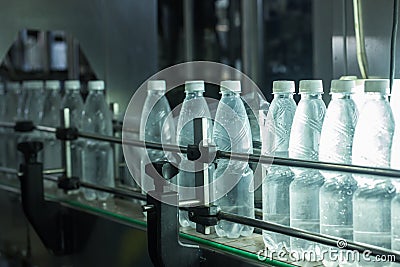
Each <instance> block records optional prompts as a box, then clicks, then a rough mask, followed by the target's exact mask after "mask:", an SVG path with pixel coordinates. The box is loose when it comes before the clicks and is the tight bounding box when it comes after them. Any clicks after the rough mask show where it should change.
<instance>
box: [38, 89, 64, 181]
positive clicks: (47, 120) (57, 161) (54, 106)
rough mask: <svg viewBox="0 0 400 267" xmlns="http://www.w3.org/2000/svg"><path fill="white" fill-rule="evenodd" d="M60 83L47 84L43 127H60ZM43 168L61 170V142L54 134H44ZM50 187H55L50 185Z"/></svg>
mask: <svg viewBox="0 0 400 267" xmlns="http://www.w3.org/2000/svg"><path fill="white" fill-rule="evenodd" d="M60 90H61V86H60V81H46V82H45V101H44V106H43V117H42V123H41V124H42V125H44V126H49V127H58V126H60V117H61V115H60V109H61V94H60V93H61V92H60ZM43 138H44V146H43V158H44V162H43V167H44V168H45V169H56V168H61V165H62V163H61V142H60V141H59V140H57V138H56V137H55V135H54V134H53V133H43ZM48 185H54V183H49V184H48Z"/></svg>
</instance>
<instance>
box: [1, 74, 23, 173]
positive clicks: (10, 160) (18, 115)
mask: <svg viewBox="0 0 400 267" xmlns="http://www.w3.org/2000/svg"><path fill="white" fill-rule="evenodd" d="M6 89H7V93H6V96H5V98H6V103H7V105H6V115H5V121H7V122H16V121H17V120H19V119H22V105H23V103H22V100H23V98H22V94H21V86H20V84H19V83H18V82H7V83H6ZM6 132H7V138H6V139H7V142H6V148H5V149H6V150H5V151H6V153H7V157H6V162H5V165H6V167H8V168H11V169H14V170H16V169H18V167H17V158H16V156H17V153H16V151H17V135H16V134H15V132H14V130H13V129H6ZM7 177H8V178H12V177H15V175H11V174H10V175H7Z"/></svg>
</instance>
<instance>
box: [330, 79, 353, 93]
mask: <svg viewBox="0 0 400 267" xmlns="http://www.w3.org/2000/svg"><path fill="white" fill-rule="evenodd" d="M355 86H356V83H355V81H354V80H332V81H331V93H350V94H351V93H354V87H355Z"/></svg>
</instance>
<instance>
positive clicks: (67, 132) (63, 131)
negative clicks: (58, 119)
mask: <svg viewBox="0 0 400 267" xmlns="http://www.w3.org/2000/svg"><path fill="white" fill-rule="evenodd" d="M56 137H57V139H59V140H63V141H73V140H76V139H78V137H79V131H78V129H77V128H74V127H71V128H62V127H58V128H57V129H56Z"/></svg>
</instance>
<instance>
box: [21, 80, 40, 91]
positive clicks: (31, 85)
mask: <svg viewBox="0 0 400 267" xmlns="http://www.w3.org/2000/svg"><path fill="white" fill-rule="evenodd" d="M22 87H23V88H24V89H33V90H40V89H43V82H42V81H24V82H23V83H22Z"/></svg>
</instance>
